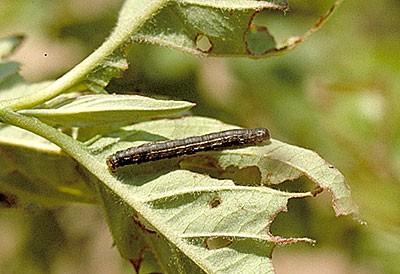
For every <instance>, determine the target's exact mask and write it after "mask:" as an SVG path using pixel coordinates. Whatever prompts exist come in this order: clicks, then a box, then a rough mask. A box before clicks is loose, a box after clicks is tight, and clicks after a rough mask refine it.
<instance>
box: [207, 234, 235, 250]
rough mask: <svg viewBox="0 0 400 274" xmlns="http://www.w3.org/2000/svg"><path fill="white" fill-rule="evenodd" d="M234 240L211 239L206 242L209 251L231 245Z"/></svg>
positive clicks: (225, 238) (228, 238)
mask: <svg viewBox="0 0 400 274" xmlns="http://www.w3.org/2000/svg"><path fill="white" fill-rule="evenodd" d="M232 242H233V239H232V238H231V237H210V238H208V239H206V240H205V245H206V247H207V248H208V249H210V250H213V249H219V248H223V247H227V246H229V245H231V244H232Z"/></svg>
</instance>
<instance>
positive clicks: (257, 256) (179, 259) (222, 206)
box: [103, 170, 312, 273]
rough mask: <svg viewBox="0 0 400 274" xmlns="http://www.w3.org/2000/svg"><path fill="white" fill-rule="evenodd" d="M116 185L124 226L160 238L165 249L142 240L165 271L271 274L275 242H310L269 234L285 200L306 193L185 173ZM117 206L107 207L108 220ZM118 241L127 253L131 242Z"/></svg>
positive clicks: (115, 203) (305, 195)
mask: <svg viewBox="0 0 400 274" xmlns="http://www.w3.org/2000/svg"><path fill="white" fill-rule="evenodd" d="M120 180H121V179H120ZM121 183H122V184H120V185H119V186H118V189H120V191H122V193H123V195H122V193H121V194H120V197H123V199H122V200H121V202H122V203H123V204H126V205H128V206H130V207H131V211H130V212H131V213H129V210H128V211H127V212H128V214H130V216H131V217H130V218H128V220H129V222H130V223H131V224H132V223H133V222H134V223H135V224H136V225H137V226H138V227H139V228H140V229H142V234H143V236H144V237H145V238H147V237H150V238H152V237H154V236H155V235H154V234H156V235H160V236H159V237H158V241H165V242H164V243H162V244H163V245H164V246H161V245H162V244H156V243H154V242H153V241H152V240H151V239H146V242H147V245H148V246H149V247H150V248H152V250H154V252H156V253H157V252H160V253H161V254H160V256H161V257H162V258H164V260H166V261H164V262H161V263H163V266H164V267H168V266H172V268H175V269H179V270H180V271H181V273H203V272H206V273H217V272H223V273H250V272H249V271H251V273H253V271H254V270H256V271H257V273H271V271H272V269H273V268H272V264H271V259H270V257H271V252H272V249H273V247H274V246H275V245H276V244H289V243H296V242H299V241H303V242H312V241H311V240H309V239H306V238H289V239H283V238H280V237H275V236H272V235H271V234H270V232H269V226H270V224H271V222H272V221H273V219H274V218H275V216H276V215H277V214H278V213H279V212H280V211H282V210H286V204H287V202H288V199H290V198H302V197H308V196H311V194H310V193H286V192H281V191H277V190H273V189H270V188H267V187H246V186H236V185H235V184H234V183H233V182H232V181H230V180H217V179H212V178H210V177H208V176H206V175H201V174H197V173H192V172H190V171H185V170H177V171H173V172H169V173H167V174H164V175H161V176H158V177H157V178H155V179H153V180H149V181H147V182H141V183H143V185H142V186H140V187H138V186H135V185H136V184H137V183H138V182H137V181H136V180H135V179H134V178H132V177H131V178H127V177H125V178H124V180H121ZM108 195H115V194H114V193H112V192H108V191H104V193H103V197H104V196H106V197H107V196H108ZM121 202H118V203H117V202H114V203H112V204H113V205H114V206H113V207H114V208H108V215H109V216H110V217H109V218H112V216H114V209H115V207H121ZM138 204H140V207H138V206H137V205H138ZM134 212H137V213H134ZM128 216H129V215H128ZM134 218H136V220H135V221H133V219H134ZM120 220H121V219H120ZM110 225H111V227H114V228H112V230H117V229H118V227H121V224H119V225H118V224H117V223H114V222H111V223H110ZM160 237H161V238H160ZM119 243H120V245H119V249H120V251H124V250H125V251H126V250H129V249H130V248H129V246H130V245H131V243H130V242H128V241H121V242H119ZM121 245H122V246H121ZM131 248H132V247H131ZM122 254H123V255H124V256H125V257H126V256H127V254H124V253H122ZM129 254H130V253H128V255H129ZM168 255H171V256H168ZM127 258H128V259H130V260H132V259H134V258H132V257H127ZM238 261H240V262H241V263H240V264H238V263H237V262H238ZM162 268H163V267H162ZM172 273H173V272H172Z"/></svg>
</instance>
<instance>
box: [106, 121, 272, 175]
mask: <svg viewBox="0 0 400 274" xmlns="http://www.w3.org/2000/svg"><path fill="white" fill-rule="evenodd" d="M269 139H270V133H269V131H268V129H266V128H254V129H231V130H224V131H220V132H215V133H210V134H205V135H201V136H194V137H188V138H184V139H178V140H170V141H161V142H154V143H148V144H144V145H141V146H137V147H131V148H128V149H125V150H120V151H117V152H116V153H114V154H112V155H110V156H108V157H107V160H106V162H107V165H108V167H109V169H110V170H111V171H115V170H116V169H117V168H119V167H123V166H126V165H132V164H140V163H145V162H150V161H157V160H161V159H167V158H174V157H179V156H182V155H191V154H195V153H198V152H203V151H210V150H222V149H227V148H237V147H243V146H248V145H257V144H260V143H262V142H264V141H267V140H269Z"/></svg>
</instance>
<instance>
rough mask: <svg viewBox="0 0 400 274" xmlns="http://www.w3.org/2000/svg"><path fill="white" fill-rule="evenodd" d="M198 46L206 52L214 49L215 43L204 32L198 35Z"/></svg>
mask: <svg viewBox="0 0 400 274" xmlns="http://www.w3.org/2000/svg"><path fill="white" fill-rule="evenodd" d="M195 42H196V48H197V49H198V50H200V51H201V52H204V53H209V52H210V51H211V50H212V47H213V44H212V43H211V41H210V39H208V37H207V36H206V35H204V34H198V35H197V36H196V41H195Z"/></svg>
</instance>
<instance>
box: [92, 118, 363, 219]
mask: <svg viewBox="0 0 400 274" xmlns="http://www.w3.org/2000/svg"><path fill="white" fill-rule="evenodd" d="M230 128H232V126H230V125H226V124H223V123H221V122H219V121H217V120H213V119H208V118H201V117H186V118H182V119H173V120H157V121H149V122H143V123H139V124H135V125H133V126H129V127H125V128H123V130H121V131H120V132H114V133H113V134H109V135H107V136H104V137H103V138H101V139H98V140H96V141H95V142H93V143H92V144H91V146H90V148H91V149H92V150H93V151H96V153H98V154H99V155H101V157H103V158H104V159H105V157H106V156H107V155H108V154H111V153H110V148H111V149H112V151H115V150H121V149H126V148H128V147H131V146H137V145H140V144H143V143H144V142H146V141H157V140H166V139H180V138H184V137H188V136H195V135H202V134H206V133H210V132H217V131H221V130H225V129H230ZM103 148H106V149H103ZM199 159H200V161H199ZM163 163H164V164H166V165H168V163H169V164H170V165H174V164H176V163H175V162H174V161H173V160H172V161H164V162H163ZM180 167H182V168H188V169H194V170H196V169H197V168H202V169H204V168H205V170H206V171H207V172H209V173H211V174H212V172H213V173H214V174H219V175H220V176H221V174H224V172H225V171H227V170H228V168H232V167H235V168H236V169H237V170H238V171H242V170H243V169H245V168H250V173H251V174H250V176H247V175H246V178H247V184H250V182H253V184H254V181H255V183H256V184H261V185H269V184H279V183H282V182H284V181H287V180H294V179H297V178H299V177H301V176H306V177H307V178H309V179H310V180H311V181H312V182H314V183H315V184H317V185H318V186H319V187H321V188H323V189H326V190H328V191H329V193H330V194H331V195H332V200H333V207H334V209H335V212H336V214H337V215H348V214H352V215H353V216H354V217H355V218H358V208H357V206H356V205H355V203H354V202H353V201H352V199H351V191H350V188H349V186H348V185H347V184H346V181H345V178H344V177H343V175H342V174H341V173H340V172H339V171H338V170H337V169H336V168H334V167H333V166H332V165H331V164H329V163H328V162H326V161H325V160H324V159H322V158H321V157H320V156H319V155H318V154H316V153H315V152H313V151H310V150H307V149H303V148H300V147H296V146H292V145H289V144H285V143H282V142H279V141H277V140H273V139H272V141H271V144H268V145H264V146H253V147H246V148H241V149H230V150H224V151H221V152H208V153H201V154H199V156H191V157H186V158H183V159H182V160H180ZM251 168H256V171H255V172H256V173H254V172H253V171H254V170H253V169H251ZM148 169H149V170H147V169H146V166H143V167H132V168H131V170H133V171H135V170H136V171H135V173H145V172H149V171H150V172H151V170H153V169H154V165H150V166H149V167H148ZM257 174H260V176H259V178H257ZM239 176H240V174H239V172H237V173H233V174H231V175H230V178H233V179H234V180H239V178H238V177H239Z"/></svg>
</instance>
